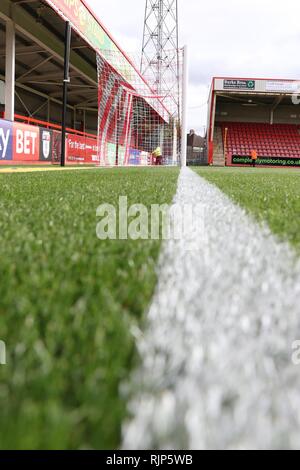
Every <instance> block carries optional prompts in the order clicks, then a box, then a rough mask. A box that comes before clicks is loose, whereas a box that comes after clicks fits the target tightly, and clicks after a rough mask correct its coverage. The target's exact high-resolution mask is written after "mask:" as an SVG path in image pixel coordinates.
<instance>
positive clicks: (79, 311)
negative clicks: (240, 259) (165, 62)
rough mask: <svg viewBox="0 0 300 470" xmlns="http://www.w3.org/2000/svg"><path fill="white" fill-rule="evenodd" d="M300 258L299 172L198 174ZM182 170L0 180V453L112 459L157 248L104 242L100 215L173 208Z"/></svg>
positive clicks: (152, 282)
mask: <svg viewBox="0 0 300 470" xmlns="http://www.w3.org/2000/svg"><path fill="white" fill-rule="evenodd" d="M195 171H197V172H198V173H199V174H200V175H201V176H203V177H204V178H206V179H207V180H208V181H210V182H212V183H214V184H216V185H217V186H218V187H219V188H220V189H221V190H222V191H224V192H225V193H226V194H228V195H229V196H230V197H231V198H232V199H233V200H234V201H235V202H237V203H239V204H241V205H242V206H244V207H246V208H247V210H248V211H249V212H250V213H252V214H254V215H255V217H256V218H257V219H258V220H260V221H266V222H267V223H268V224H269V226H270V228H271V229H272V230H273V232H274V233H276V234H277V235H279V236H280V237H281V238H282V239H284V240H289V241H290V242H291V244H293V245H294V246H295V247H296V249H299V250H300V217H299V215H300V172H299V171H293V170H277V169H276V170H275V169H274V170H271V169H270V170H265V169H262V168H259V169H229V168H226V169H212V168H199V169H196V170H195ZM178 174H179V170H177V169H165V168H157V169H116V170H106V169H105V170H84V171H80V170H78V171H76V172H72V171H70V172H69V171H66V172H63V173H60V172H53V173H52V172H51V173H46V172H45V173H44V172H42V173H25V174H2V175H0V186H1V193H0V210H1V217H0V260H1V262H0V279H1V283H0V340H4V341H5V342H6V345H7V365H6V366H3V367H0V400H1V408H0V422H1V429H0V449H78V448H94V449H101V448H106V449H114V448H117V447H118V446H119V444H120V429H121V423H122V421H123V420H124V418H125V417H126V400H125V398H121V395H120V384H121V383H124V382H125V383H126V381H127V380H128V378H129V372H130V370H131V369H132V367H133V366H134V363H135V354H134V338H133V336H132V333H131V330H132V326H134V325H138V326H142V321H143V313H144V312H145V311H146V309H147V306H148V304H149V302H150V300H151V297H152V294H153V291H154V287H155V283H156V274H155V267H156V263H157V259H158V255H159V250H160V242H159V241H100V240H98V239H97V237H96V224H97V218H96V209H97V207H98V206H99V205H100V204H102V203H109V204H113V205H115V206H117V205H118V198H119V196H120V195H123V196H127V197H128V203H129V204H135V203H143V204H145V205H146V206H150V205H151V204H163V203H170V202H171V200H172V198H173V196H174V194H175V191H176V187H177V179H178Z"/></svg>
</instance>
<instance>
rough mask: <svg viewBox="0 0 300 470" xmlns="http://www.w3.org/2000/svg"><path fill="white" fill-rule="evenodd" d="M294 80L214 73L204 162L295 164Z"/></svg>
mask: <svg viewBox="0 0 300 470" xmlns="http://www.w3.org/2000/svg"><path fill="white" fill-rule="evenodd" d="M299 90H300V81H297V80H278V79H237V78H214V79H213V81H212V85H211V91H210V96H209V114H208V132H207V147H208V162H209V164H210V165H219V166H225V165H227V166H247V165H251V163H252V162H251V151H252V150H256V151H257V153H258V160H257V165H260V166H280V167H282V166H286V167H299V166H300V107H299V105H298V103H299V100H298V92H299Z"/></svg>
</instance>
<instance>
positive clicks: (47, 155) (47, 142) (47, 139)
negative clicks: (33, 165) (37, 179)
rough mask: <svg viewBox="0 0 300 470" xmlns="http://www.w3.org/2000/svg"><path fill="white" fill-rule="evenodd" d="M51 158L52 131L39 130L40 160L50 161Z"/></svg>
mask: <svg viewBox="0 0 300 470" xmlns="http://www.w3.org/2000/svg"><path fill="white" fill-rule="evenodd" d="M51 159H52V131H49V130H48V129H41V130H40V160H41V161H50V160H51Z"/></svg>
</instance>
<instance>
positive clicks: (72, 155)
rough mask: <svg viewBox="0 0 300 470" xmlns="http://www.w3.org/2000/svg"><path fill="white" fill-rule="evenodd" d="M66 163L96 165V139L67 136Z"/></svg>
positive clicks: (97, 160) (97, 159) (97, 158)
mask: <svg viewBox="0 0 300 470" xmlns="http://www.w3.org/2000/svg"><path fill="white" fill-rule="evenodd" d="M67 162H68V163H94V164H95V163H98V162H99V157H98V146H97V139H93V138H91V137H84V136H79V135H72V134H69V135H68V137H67Z"/></svg>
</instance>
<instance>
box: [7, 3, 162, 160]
mask: <svg viewBox="0 0 300 470" xmlns="http://www.w3.org/2000/svg"><path fill="white" fill-rule="evenodd" d="M66 23H69V24H70V25H71V28H72V37H71V50H70V72H69V76H70V83H68V101H67V116H66V128H67V139H66V155H65V159H66V163H67V164H93V165H94V164H95V165H98V164H109V165H114V164H122V163H124V164H129V165H130V164H134V165H138V164H149V163H151V161H149V158H146V156H145V155H144V154H143V155H142V154H141V152H139V149H136V148H133V149H131V148H130V144H131V141H130V140H129V139H128V145H127V147H128V152H127V154H126V159H124V158H122V148H121V144H122V142H121V143H120V145H119V142H118V141H117V142H109V146H108V145H106V146H105V152H107V155H102V154H101V150H100V146H99V139H98V131H99V96H100V98H101V96H103V93H102V95H101V86H100V87H99V83H100V85H103V81H102V82H101V80H100V82H99V80H98V78H99V77H98V74H97V64H98V72H99V60H100V59H99V58H101V63H102V64H103V66H105V68H106V70H108V71H110V72H113V74H111V75H114V77H118V81H119V82H120V83H122V85H124V88H125V90H126V91H128V90H129V91H130V93H131V94H130V96H131V97H133V98H132V100H134V101H135V102H136V101H137V100H139V106H140V108H141V109H142V111H143V113H144V115H145V116H146V117H147V116H148V115H151V117H152V121H153V122H155V123H157V122H159V123H160V124H161V123H163V124H165V123H168V122H169V114H168V112H167V110H166V109H165V107H164V105H163V104H162V103H160V99H159V97H153V96H152V95H153V91H152V90H151V88H150V86H149V85H148V83H147V81H146V80H145V78H144V77H143V76H142V75H141V73H140V72H139V70H138V69H137V67H136V66H135V64H134V63H133V62H132V61H131V59H130V58H129V57H128V56H127V55H126V53H125V52H124V51H123V50H122V49H121V48H120V46H119V45H118V44H117V42H116V41H115V40H114V39H113V37H112V35H111V34H110V33H109V32H108V30H107V29H106V28H105V27H104V26H103V25H102V23H101V21H100V20H99V19H98V18H97V16H96V15H95V14H94V13H93V12H92V11H91V9H90V7H89V6H88V5H87V4H86V2H85V1H84V0H74V1H72V2H70V1H66V0H22V1H19V0H1V2H0V112H1V115H0V117H1V120H0V164H4V165H5V164H6V165H7V164H8V165H13V164H17V165H19V164H21V165H23V164H30V165H36V164H39V165H41V164H42V165H43V164H47V163H48V164H49V163H59V162H60V154H61V130H62V114H63V113H62V110H63V80H64V64H65V57H64V54H65V31H66ZM102 80H103V79H102ZM113 80H114V78H112V79H111V81H110V83H113ZM130 80H132V82H130ZM135 84H139V93H140V90H141V89H142V90H143V91H142V93H143V96H138V97H136V94H135V89H134V85H135ZM115 89H116V87H115V88H113V87H112V88H111V90H112V91H113V92H115ZM106 92H107V89H106ZM149 97H151V100H150V99H149ZM154 98H155V99H154ZM102 102H103V99H102ZM107 105H108V107H109V106H111V102H110V101H109V100H107ZM136 108H137V107H136V106H135V108H134V109H133V112H135V114H134V113H133V112H132V113H131V115H132V116H133V117H135V116H136V111H135V109H136ZM140 108H139V109H140ZM104 113H107V116H110V121H111V122H110V128H109V129H108V130H109V132H107V135H115V136H118V135H121V137H122V136H123V134H125V133H124V132H120V131H119V127H120V126H119V124H118V121H120V116H119V114H120V107H118V106H116V107H115V108H111V109H108V108H107V107H106V108H105V110H104ZM104 116H106V114H104ZM132 120H133V118H132ZM112 122H115V123H116V126H119V127H117V129H118V132H116V131H115V132H113V129H112V124H111V123H112ZM126 122H127V124H128V125H127V127H128V132H129V130H131V128H130V127H129V119H127V121H126ZM139 122H140V121H139ZM134 125H135V127H137V125H136V124H135V122H134ZM134 125H133V126H132V128H134ZM100 130H101V128H100ZM105 130H106V131H107V128H106V129H105ZM128 132H127V134H128ZM127 134H126V135H127ZM100 137H101V136H100ZM146 137H147V136H146ZM136 140H137V139H136ZM144 140H145V139H144ZM148 140H149V139H148ZM170 140H171V139H170ZM132 141H133V139H132ZM151 142H152V141H151ZM102 144H103V142H102V141H101V145H102ZM108 147H109V149H108ZM107 149H108V150H109V152H108V150H107ZM118 151H119V156H118Z"/></svg>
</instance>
